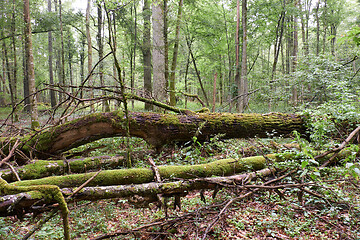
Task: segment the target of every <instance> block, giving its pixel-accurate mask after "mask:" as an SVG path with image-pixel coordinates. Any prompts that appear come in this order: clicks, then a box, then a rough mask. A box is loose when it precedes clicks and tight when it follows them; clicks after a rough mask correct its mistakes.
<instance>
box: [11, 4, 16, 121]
mask: <svg viewBox="0 0 360 240" xmlns="http://www.w3.org/2000/svg"><path fill="white" fill-rule="evenodd" d="M12 6H13V12H12V15H11V18H12V19H11V33H12V35H13V36H12V38H11V43H12V53H13V61H14V63H13V64H12V67H13V69H12V72H13V74H12V75H13V76H12V82H13V86H14V102H17V53H16V41H15V31H16V16H15V13H16V2H15V0H13V4H12ZM16 118H17V117H16Z"/></svg>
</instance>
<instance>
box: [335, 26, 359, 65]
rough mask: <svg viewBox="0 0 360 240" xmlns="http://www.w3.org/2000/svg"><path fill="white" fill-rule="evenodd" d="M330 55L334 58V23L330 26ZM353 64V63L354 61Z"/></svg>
mask: <svg viewBox="0 0 360 240" xmlns="http://www.w3.org/2000/svg"><path fill="white" fill-rule="evenodd" d="M330 34H331V36H332V38H331V54H332V55H333V56H335V43H336V25H335V23H333V24H331V33H330ZM354 62H355V61H354Z"/></svg>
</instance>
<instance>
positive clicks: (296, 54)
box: [291, 0, 298, 106]
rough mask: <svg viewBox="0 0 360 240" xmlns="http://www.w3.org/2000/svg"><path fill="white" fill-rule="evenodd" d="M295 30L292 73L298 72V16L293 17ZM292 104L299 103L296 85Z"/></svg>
mask: <svg viewBox="0 0 360 240" xmlns="http://www.w3.org/2000/svg"><path fill="white" fill-rule="evenodd" d="M297 4H298V2H297V0H295V7H297ZM293 19H294V20H293V29H292V36H293V37H292V38H293V44H292V46H293V49H292V54H291V72H295V71H296V67H297V57H298V20H297V16H295V15H294V16H293ZM292 102H293V104H294V105H295V106H296V105H297V102H298V90H297V86H296V83H295V84H294V85H293V86H292Z"/></svg>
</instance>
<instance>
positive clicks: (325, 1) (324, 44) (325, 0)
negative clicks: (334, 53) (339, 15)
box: [323, 0, 328, 53]
mask: <svg viewBox="0 0 360 240" xmlns="http://www.w3.org/2000/svg"><path fill="white" fill-rule="evenodd" d="M327 15H328V4H327V0H324V10H323V22H324V30H323V33H324V36H323V53H326V38H327V30H328V16H327Z"/></svg>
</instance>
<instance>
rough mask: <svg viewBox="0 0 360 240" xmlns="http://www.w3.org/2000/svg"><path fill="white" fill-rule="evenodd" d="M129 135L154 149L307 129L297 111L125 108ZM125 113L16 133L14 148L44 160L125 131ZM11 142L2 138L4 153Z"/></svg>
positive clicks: (103, 115)
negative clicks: (131, 110) (29, 133)
mask: <svg viewBox="0 0 360 240" xmlns="http://www.w3.org/2000/svg"><path fill="white" fill-rule="evenodd" d="M129 118H130V119H129V120H130V135H131V136H132V137H139V138H143V139H144V140H145V141H147V142H148V143H149V144H151V145H152V146H154V147H155V148H158V149H159V148H161V147H162V146H163V145H164V144H167V143H171V142H187V141H192V140H193V137H194V136H196V137H197V140H198V141H206V140H209V138H210V137H212V136H215V135H218V134H221V136H222V138H223V139H230V138H249V137H269V136H286V135H289V134H291V133H292V132H293V131H294V130H296V131H298V132H299V133H300V134H304V135H305V134H306V127H305V125H304V121H303V119H302V118H301V116H299V115H295V114H283V113H270V114H230V113H222V114H220V113H198V114H194V115H174V114H159V113H129ZM124 124H125V117H124V114H122V113H121V112H109V113H95V114H90V115H87V116H84V117H82V118H79V119H75V120H73V121H70V122H68V123H65V124H62V125H59V126H56V127H52V128H50V129H48V130H45V131H42V132H40V133H37V134H35V135H33V136H26V137H23V138H21V139H20V140H21V144H20V146H19V150H21V151H22V152H23V153H25V154H26V155H28V156H30V155H31V154H30V153H31V152H32V156H36V157H38V158H40V159H46V158H48V157H50V156H53V155H55V154H59V153H61V152H64V151H66V150H69V149H71V148H74V147H78V146H80V145H83V144H86V143H89V142H92V141H95V140H98V139H101V138H107V137H115V136H125V135H126V133H125V128H124ZM14 141H15V139H14V140H13V141H10V142H6V141H2V149H3V152H4V153H5V154H6V153H7V149H9V147H10V146H8V145H7V144H9V145H13V144H14Z"/></svg>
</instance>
